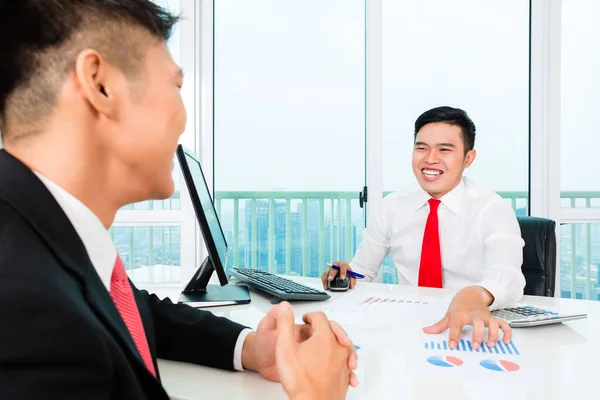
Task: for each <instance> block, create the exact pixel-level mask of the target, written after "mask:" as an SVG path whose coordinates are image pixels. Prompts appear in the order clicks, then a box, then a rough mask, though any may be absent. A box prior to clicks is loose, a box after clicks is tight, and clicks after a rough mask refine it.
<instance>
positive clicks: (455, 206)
mask: <svg viewBox="0 0 600 400" xmlns="http://www.w3.org/2000/svg"><path fill="white" fill-rule="evenodd" d="M464 194H465V181H464V179H461V181H460V183H459V184H458V185H457V186H456V187H455V188H454V189H452V190H451V191H449V192H448V193H446V194H445V195H444V196H442V197H441V198H440V200H441V202H442V204H443V205H445V206H446V207H447V208H448V209H449V210H450V211H452V212H453V213H454V214H456V215H460V207H461V205H462V200H463V198H464ZM429 199H431V195H430V194H429V193H427V192H426V191H424V190H423V189H422V188H421V187H419V189H418V192H417V196H416V201H415V208H416V210H420V209H421V208H422V207H424V206H425V204H427V201H429Z"/></svg>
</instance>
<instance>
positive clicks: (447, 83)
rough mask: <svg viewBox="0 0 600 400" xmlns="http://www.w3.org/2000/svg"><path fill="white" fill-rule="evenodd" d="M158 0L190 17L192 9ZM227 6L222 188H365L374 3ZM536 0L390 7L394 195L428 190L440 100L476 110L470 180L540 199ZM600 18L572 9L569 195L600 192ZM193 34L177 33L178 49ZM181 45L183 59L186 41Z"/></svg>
mask: <svg viewBox="0 0 600 400" xmlns="http://www.w3.org/2000/svg"><path fill="white" fill-rule="evenodd" d="M182 1H190V0H182ZM157 2H158V3H159V4H161V5H163V6H165V5H166V6H168V7H169V8H170V9H171V10H173V11H175V12H179V10H180V9H179V0H157ZM215 3H216V9H215V49H214V51H215V92H214V96H215V99H214V102H215V103H214V107H215V119H214V122H215V171H216V182H215V184H216V188H217V190H248V191H250V190H303V191H304V190H315V191H323V190H326V191H357V190H359V189H360V188H361V187H362V186H363V184H364V181H365V111H364V110H365V98H364V97H365V79H364V76H365V54H364V33H365V24H364V16H365V15H364V12H365V8H364V1H363V0H327V1H323V0H304V1H292V0H252V1H247V0H221V1H216V2H215ZM527 3H528V2H526V1H523V0H505V1H494V2H489V1H487V2H482V1H479V0H453V1H452V2H448V1H446V0H402V1H400V0H383V26H382V30H383V71H382V73H383V136H384V139H383V141H384V144H383V147H384V149H383V163H384V176H383V182H384V190H385V191H389V190H397V189H399V188H402V187H404V186H406V185H411V184H414V182H415V178H414V176H413V174H412V170H411V167H410V159H411V151H412V140H413V138H412V133H413V132H412V128H413V124H414V120H415V119H416V118H417V117H418V116H419V115H420V114H421V113H422V112H423V111H425V110H427V109H429V108H432V107H435V106H438V105H451V106H454V107H459V108H463V109H464V110H465V111H467V112H468V113H469V115H470V116H471V117H472V119H473V121H474V122H475V124H476V126H477V138H476V143H475V147H476V149H477V151H478V155H477V160H476V161H475V163H474V164H473V166H472V167H471V168H469V169H468V170H467V171H466V175H467V176H469V177H471V178H472V179H474V180H475V181H476V182H478V183H480V184H481V185H485V186H488V187H490V188H492V189H494V190H498V191H506V190H508V191H524V190H527V186H528V181H527V180H528V176H527V170H528V152H529V149H528V141H529V139H528V136H527V135H528V80H529V71H528V68H529V60H528V46H529V38H528V26H529V7H528V4H527ZM598 17H600V2H599V1H596V0H567V1H563V2H562V27H561V34H562V49H561V52H562V65H561V72H562V86H561V107H562V110H561V131H562V133H561V147H562V152H561V160H556V162H561V190H594V191H595V190H600V184H598V183H597V180H595V179H593V176H594V175H595V174H594V172H595V171H597V170H598V169H599V168H600V158H599V157H597V156H596V149H597V147H598V145H599V144H600V139H599V138H598V133H599V131H598V126H599V125H600V112H599V109H600V77H599V76H598V74H597V71H600V51H599V50H598V48H597V46H598V44H597V40H596V39H595V38H598V37H600V25H598V24H596V21H597V19H598ZM183 39H185V38H181V36H180V34H179V31H178V30H176V31H175V34H174V35H173V38H172V40H171V43H178V42H180V41H181V40H183ZM171 49H172V52H173V55H174V57H175V59H176V60H177V59H178V58H179V56H180V55H179V52H180V46H176V45H172V46H171ZM187 93H192V94H193V91H188V92H187ZM186 104H187V105H188V111H189V109H190V104H193V99H186Z"/></svg>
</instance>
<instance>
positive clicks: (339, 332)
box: [329, 321, 354, 348]
mask: <svg viewBox="0 0 600 400" xmlns="http://www.w3.org/2000/svg"><path fill="white" fill-rule="evenodd" d="M329 325H330V327H331V330H332V331H333V334H334V335H335V338H336V339H337V341H338V343H339V344H341V345H342V346H344V347H347V346H350V345H351V344H352V340H350V338H349V337H348V334H347V333H346V331H345V330H344V328H342V327H341V326H340V324H338V323H337V322H335V321H329ZM352 347H353V348H354V346H352Z"/></svg>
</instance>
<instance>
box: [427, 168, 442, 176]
mask: <svg viewBox="0 0 600 400" xmlns="http://www.w3.org/2000/svg"><path fill="white" fill-rule="evenodd" d="M423 173H424V174H425V175H427V176H428V177H430V178H433V177H434V176H438V175H441V173H442V172H441V171H432V170H428V169H424V170H423Z"/></svg>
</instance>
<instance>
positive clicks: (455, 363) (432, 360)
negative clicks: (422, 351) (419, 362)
mask: <svg viewBox="0 0 600 400" xmlns="http://www.w3.org/2000/svg"><path fill="white" fill-rule="evenodd" d="M427 362H428V363H429V364H431V365H435V366H436V367H460V366H461V365H463V363H464V361H463V360H461V359H460V358H458V357H452V356H433V357H429V358H428V359H427Z"/></svg>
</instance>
